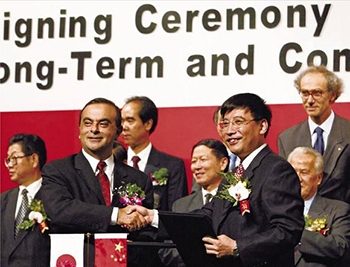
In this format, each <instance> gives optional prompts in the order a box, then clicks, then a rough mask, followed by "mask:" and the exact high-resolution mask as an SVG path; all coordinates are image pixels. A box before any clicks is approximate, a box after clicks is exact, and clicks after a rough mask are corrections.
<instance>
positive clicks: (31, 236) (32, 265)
mask: <svg viewBox="0 0 350 267" xmlns="http://www.w3.org/2000/svg"><path fill="white" fill-rule="evenodd" d="M45 162H46V147H45V143H44V141H43V140H42V139H41V138H40V137H39V136H37V135H33V134H15V135H14V136H12V137H11V139H10V141H9V145H8V151H7V158H6V159H5V165H6V167H7V169H8V171H9V174H10V179H11V181H13V182H16V183H17V184H18V185H19V187H17V188H14V189H11V190H9V191H7V192H4V193H2V194H1V264H0V265H1V266H2V267H11V266H13V267H17V266H21V267H47V266H49V265H50V238H49V236H48V234H47V231H45V232H42V231H41V230H42V229H41V228H40V227H39V224H38V223H36V222H35V223H34V225H33V226H32V227H30V228H29V229H27V230H24V229H21V227H20V225H21V224H22V223H23V222H24V221H26V220H29V218H28V215H29V213H30V211H31V209H30V204H31V203H32V201H33V200H34V201H38V199H40V191H39V189H40V187H41V182H42V178H41V168H42V167H43V166H44V164H45Z"/></svg>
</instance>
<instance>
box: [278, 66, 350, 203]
mask: <svg viewBox="0 0 350 267" xmlns="http://www.w3.org/2000/svg"><path fill="white" fill-rule="evenodd" d="M294 84H295V86H296V88H297V90H298V92H299V94H300V96H301V99H302V102H303V106H304V109H305V111H306V113H307V114H308V116H309V117H308V119H307V120H306V121H303V122H301V123H299V124H297V125H295V126H293V127H291V128H289V129H287V130H285V131H284V132H282V133H281V134H280V135H279V137H278V148H279V154H280V155H281V156H282V157H284V158H287V156H288V154H289V153H290V152H291V151H292V150H293V149H294V148H296V147H299V146H307V147H314V148H317V149H318V150H319V152H320V153H321V154H323V158H324V172H325V176H324V178H323V180H322V183H321V185H320V187H319V189H318V193H319V194H320V195H321V196H324V197H327V198H333V199H338V200H343V201H346V202H348V203H350V179H349V177H350V168H349V166H350V121H349V120H346V119H344V118H341V117H340V116H338V115H336V114H335V113H334V112H333V110H332V104H333V103H334V102H335V101H336V99H337V98H338V97H339V96H340V95H341V93H342V91H343V84H342V81H341V80H340V79H339V78H338V77H337V76H336V75H335V74H334V73H333V72H331V71H329V70H327V69H326V68H325V67H323V66H319V67H309V68H308V69H306V70H305V71H303V72H302V73H300V74H299V75H298V77H297V78H296V80H295V81H294ZM317 131H320V134H319V136H320V138H317ZM321 137H322V138H321Z"/></svg>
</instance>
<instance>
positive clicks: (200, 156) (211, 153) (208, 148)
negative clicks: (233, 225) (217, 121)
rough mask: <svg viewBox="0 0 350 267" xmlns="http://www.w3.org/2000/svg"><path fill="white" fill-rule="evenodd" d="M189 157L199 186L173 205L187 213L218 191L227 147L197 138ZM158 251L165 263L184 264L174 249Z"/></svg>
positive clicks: (199, 206) (215, 141)
mask: <svg viewBox="0 0 350 267" xmlns="http://www.w3.org/2000/svg"><path fill="white" fill-rule="evenodd" d="M191 157H192V159H191V171H192V173H193V177H194V179H195V181H196V183H197V184H198V185H199V186H200V189H199V190H197V191H195V192H192V194H191V195H189V196H186V197H183V198H180V199H178V200H176V201H175V202H174V204H173V208H172V210H173V211H174V212H190V211H193V210H196V209H200V208H202V207H203V205H205V204H207V203H209V202H210V201H211V200H212V199H213V197H215V195H216V193H217V191H218V187H219V185H220V183H221V181H222V176H221V173H223V172H226V171H227V170H228V154H227V149H226V146H225V145H224V144H223V143H221V142H220V141H219V140H216V139H203V140H200V141H199V142H197V143H196V144H195V145H194V146H193V148H192V153H191ZM159 254H160V256H161V259H162V262H163V263H164V264H165V266H172V267H182V266H183V267H184V266H185V263H184V262H183V260H182V258H181V256H180V255H179V253H178V251H177V249H175V248H172V249H162V250H160V252H159Z"/></svg>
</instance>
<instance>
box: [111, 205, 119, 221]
mask: <svg viewBox="0 0 350 267" xmlns="http://www.w3.org/2000/svg"><path fill="white" fill-rule="evenodd" d="M118 213H119V208H116V207H113V211H112V215H111V225H117V221H118Z"/></svg>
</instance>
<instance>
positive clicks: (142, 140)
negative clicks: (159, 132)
mask: <svg viewBox="0 0 350 267" xmlns="http://www.w3.org/2000/svg"><path fill="white" fill-rule="evenodd" d="M157 123H158V110H157V107H156V105H155V104H154V103H153V101H152V100H151V99H149V98H148V97H145V96H134V97H131V98H129V99H127V100H126V103H125V105H124V106H123V108H122V126H123V132H122V136H123V138H124V141H125V143H126V144H127V145H128V146H129V147H128V159H127V162H128V164H129V165H130V166H134V167H136V168H139V169H140V170H141V171H143V172H144V173H146V174H147V176H148V177H149V178H150V179H152V177H154V175H153V174H154V173H156V172H157V171H159V170H160V169H161V168H166V169H167V171H168V175H167V176H166V180H167V181H166V182H165V184H161V183H159V182H157V180H156V179H154V178H153V187H154V208H156V209H159V210H171V207H172V205H173V202H174V201H175V200H177V199H179V198H181V197H183V196H186V195H187V193H188V192H187V178H186V171H185V165H184V163H183V161H182V160H181V159H179V158H176V157H174V156H171V155H168V154H166V153H164V152H161V151H159V150H157V149H156V148H155V147H154V146H153V145H152V143H151V141H150V136H151V134H152V133H153V132H154V130H155V129H156V127H157ZM136 157H137V158H136ZM133 158H134V159H135V158H136V159H138V161H137V162H134V161H133Z"/></svg>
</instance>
